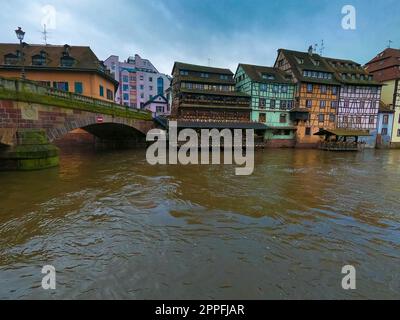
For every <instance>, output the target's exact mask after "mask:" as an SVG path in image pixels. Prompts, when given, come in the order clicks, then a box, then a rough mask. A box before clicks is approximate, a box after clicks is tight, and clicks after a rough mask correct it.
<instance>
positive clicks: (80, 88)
mask: <svg viewBox="0 0 400 320" xmlns="http://www.w3.org/2000/svg"><path fill="white" fill-rule="evenodd" d="M75 93H78V94H82V93H83V85H82V82H75Z"/></svg>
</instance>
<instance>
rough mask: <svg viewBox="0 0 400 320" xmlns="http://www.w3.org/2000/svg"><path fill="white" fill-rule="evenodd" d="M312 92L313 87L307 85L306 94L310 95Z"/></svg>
mask: <svg viewBox="0 0 400 320" xmlns="http://www.w3.org/2000/svg"><path fill="white" fill-rule="evenodd" d="M313 90H314V86H313V85H312V84H311V83H309V84H307V92H308V93H312V92H313Z"/></svg>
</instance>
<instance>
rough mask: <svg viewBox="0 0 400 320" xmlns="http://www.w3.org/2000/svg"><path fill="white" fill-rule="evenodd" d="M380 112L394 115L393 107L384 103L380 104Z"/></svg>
mask: <svg viewBox="0 0 400 320" xmlns="http://www.w3.org/2000/svg"><path fill="white" fill-rule="evenodd" d="M379 112H380V113H393V112H394V109H393V105H390V104H386V103H384V102H383V101H380V102H379Z"/></svg>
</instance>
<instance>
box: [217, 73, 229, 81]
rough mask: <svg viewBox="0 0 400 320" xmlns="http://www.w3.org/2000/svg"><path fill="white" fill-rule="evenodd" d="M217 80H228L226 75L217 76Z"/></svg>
mask: <svg viewBox="0 0 400 320" xmlns="http://www.w3.org/2000/svg"><path fill="white" fill-rule="evenodd" d="M219 78H220V79H221V80H228V79H229V77H228V76H227V75H226V74H221V75H220V76H219Z"/></svg>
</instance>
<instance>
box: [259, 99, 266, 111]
mask: <svg viewBox="0 0 400 320" xmlns="http://www.w3.org/2000/svg"><path fill="white" fill-rule="evenodd" d="M259 106H260V108H261V109H265V106H266V100H265V98H260V101H259Z"/></svg>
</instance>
